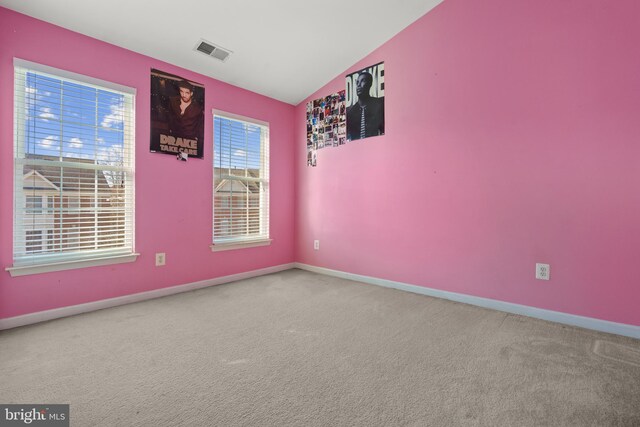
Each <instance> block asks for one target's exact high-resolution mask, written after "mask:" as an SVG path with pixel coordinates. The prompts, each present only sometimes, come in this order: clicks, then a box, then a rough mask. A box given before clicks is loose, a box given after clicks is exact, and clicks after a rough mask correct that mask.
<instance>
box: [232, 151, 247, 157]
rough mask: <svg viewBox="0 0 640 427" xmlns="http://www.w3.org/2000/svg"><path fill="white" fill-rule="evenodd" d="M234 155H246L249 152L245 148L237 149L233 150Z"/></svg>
mask: <svg viewBox="0 0 640 427" xmlns="http://www.w3.org/2000/svg"><path fill="white" fill-rule="evenodd" d="M233 155H234V156H238V157H245V156H246V155H247V152H246V151H244V150H236V151H234V152H233Z"/></svg>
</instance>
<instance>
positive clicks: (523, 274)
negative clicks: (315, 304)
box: [295, 0, 640, 325]
mask: <svg viewBox="0 0 640 427" xmlns="http://www.w3.org/2000/svg"><path fill="white" fill-rule="evenodd" d="M639 18H640V2H638V1H637V0H617V1H602V0H564V1H557V0H539V1H524V0H521V1H513V0H484V1H480V2H473V1H463V0H445V1H444V2H443V3H442V4H441V5H439V6H438V7H436V8H435V9H434V10H433V11H432V12H430V13H428V14H427V15H425V16H424V17H422V18H421V19H420V20H418V21H417V22H416V23H414V24H413V25H411V26H410V27H408V28H407V29H406V30H405V31H403V32H402V33H400V34H399V35H397V36H396V37H394V38H393V39H391V40H390V41H389V42H387V43H386V44H385V45H383V46H382V47H380V48H379V49H377V50H376V51H374V52H373V53H372V54H371V55H369V56H368V57H366V58H365V59H364V60H362V61H361V62H359V63H358V64H356V65H354V67H352V68H351V69H349V70H345V74H346V73H347V72H352V71H355V70H358V69H361V68H363V67H365V66H368V65H372V64H375V63H377V62H380V61H384V62H385V73H386V74H385V95H386V114H387V117H386V133H387V134H386V135H385V136H380V137H375V138H370V139H367V140H364V141H357V142H353V143H349V144H347V145H346V146H343V147H340V148H327V149H323V150H320V151H319V154H318V166H317V167H316V168H311V167H306V153H305V143H304V141H305V128H304V120H305V103H306V101H305V103H301V104H300V105H298V106H297V108H296V112H295V114H296V116H295V120H296V129H295V139H296V150H297V152H296V180H297V188H296V191H297V200H298V204H297V213H296V236H297V237H296V242H297V246H296V254H297V260H298V261H300V262H303V263H307V264H312V265H316V266H321V267H327V268H331V269H336V270H341V271H346V272H351V273H356V274H363V275H368V276H374V277H379V278H384V279H390V280H395V281H401V282H406V283H410V284H415V285H420V286H427V287H431V288H436V289H441V290H446V291H452V292H459V293H464V294H469V295H476V296H481V297H487V298H493V299H497V300H503V301H508V302H513V303H518V304H524V305H528V306H534V307H540V308H544V309H550V310H556V311H561V312H566V313H571V314H577V315H583V316H589V317H594V318H599V319H605V320H610V321H615V322H622V323H627V324H632V325H640V310H639V309H638V301H640V268H638V263H639V259H640V258H639V256H640V189H639V185H640V143H639V140H638V138H639V136H640V55H638V49H637V43H638V40H640V25H638V21H639ZM343 87H344V76H343V75H341V76H338V77H336V79H334V80H333V81H332V82H330V83H329V84H327V85H326V86H325V87H323V88H322V89H320V90H319V91H318V92H316V93H315V94H314V95H313V96H311V97H310V98H309V99H313V98H316V97H319V96H325V95H327V94H330V93H332V92H334V91H337V90H339V89H341V88H343ZM314 239H320V241H321V244H320V251H317V252H316V251H314V250H313V240H314ZM536 262H545V263H549V264H551V280H550V281H548V282H544V281H538V280H535V279H534V266H535V263H536Z"/></svg>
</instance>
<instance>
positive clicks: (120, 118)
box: [101, 102, 124, 128]
mask: <svg viewBox="0 0 640 427" xmlns="http://www.w3.org/2000/svg"><path fill="white" fill-rule="evenodd" d="M109 109H110V110H111V112H110V113H109V114H106V115H105V116H104V117H103V118H102V123H101V125H102V126H104V127H106V128H110V127H112V126H114V125H119V124H120V123H122V122H124V103H123V102H120V103H118V104H115V105H110V106H109Z"/></svg>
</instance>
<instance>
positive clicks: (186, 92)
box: [150, 69, 204, 159]
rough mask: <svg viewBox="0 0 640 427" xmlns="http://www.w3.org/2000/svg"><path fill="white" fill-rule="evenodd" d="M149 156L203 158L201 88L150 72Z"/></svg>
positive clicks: (202, 98)
mask: <svg viewBox="0 0 640 427" xmlns="http://www.w3.org/2000/svg"><path fill="white" fill-rule="evenodd" d="M150 149H151V152H153V153H164V154H171V155H174V156H177V155H178V154H179V153H183V158H184V156H185V155H186V156H187V157H196V158H199V159H202V158H203V155H204V86H203V85H201V84H199V83H195V82H192V81H190V80H187V79H183V78H182V77H179V76H176V75H173V74H169V73H165V72H162V71H159V70H153V69H152V70H151V144H150Z"/></svg>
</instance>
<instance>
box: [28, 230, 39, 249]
mask: <svg viewBox="0 0 640 427" xmlns="http://www.w3.org/2000/svg"><path fill="white" fill-rule="evenodd" d="M26 242H27V244H26V247H27V252H40V251H42V231H41V230H28V231H27V234H26Z"/></svg>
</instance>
